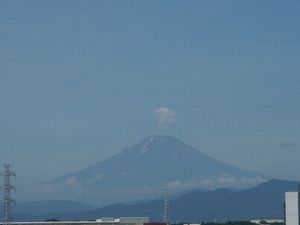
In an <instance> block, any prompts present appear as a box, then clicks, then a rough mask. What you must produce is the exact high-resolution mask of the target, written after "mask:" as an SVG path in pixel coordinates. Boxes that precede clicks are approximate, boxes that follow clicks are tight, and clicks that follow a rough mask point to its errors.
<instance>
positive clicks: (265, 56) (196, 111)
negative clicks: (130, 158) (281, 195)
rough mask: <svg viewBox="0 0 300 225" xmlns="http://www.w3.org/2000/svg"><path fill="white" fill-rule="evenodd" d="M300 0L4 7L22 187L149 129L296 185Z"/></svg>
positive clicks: (1, 53)
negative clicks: (294, 182) (290, 180)
mask: <svg viewBox="0 0 300 225" xmlns="http://www.w3.org/2000/svg"><path fill="white" fill-rule="evenodd" d="M299 27H300V1H298V0H291V1H289V0H287V1H281V0H273V1H261V0H251V1H231V0H226V1H222V0H218V1H217V0H209V1H188V2H186V1H177V0H172V1H171V0H169V1H140V0H138V1H137V0H136V1H111V0H107V1H92V0H91V1H60V0H55V1H30V0H28V1H11V0H10V1H1V2H0V106H1V108H0V158H1V161H0V163H11V164H13V168H14V170H15V171H16V172H17V174H18V181H17V185H18V187H19V189H21V190H22V188H24V187H25V186H26V185H27V184H31V183H35V182H39V181H42V180H48V179H50V178H53V177H56V176H59V175H63V174H66V173H69V172H73V171H76V170H79V169H81V168H84V167H86V166H88V165H90V164H92V163H94V162H97V161H101V160H103V159H106V158H108V157H109V156H112V155H114V154H116V153H117V152H119V151H121V150H122V149H124V148H126V147H128V146H129V145H131V144H134V143H136V142H138V141H140V140H141V139H142V138H145V137H146V136H149V135H152V134H165V135H172V136H176V137H178V138H180V139H182V140H184V141H185V142H187V143H189V144H190V145H192V146H194V147H195V148H197V149H199V150H201V151H202V152H203V153H206V154H208V155H210V156H212V157H214V158H216V159H219V160H222V161H224V162H227V163H230V164H232V165H234V166H237V167H240V168H243V169H247V170H255V171H258V172H262V173H266V174H268V175H271V176H273V177H276V178H285V179H296V180H297V179H298V180H300V173H299V172H298V171H299V170H300V163H299V161H300V141H299V140H300V139H299V137H300V136H299V134H300V116H299V115H300V63H299V61H300V29H299Z"/></svg>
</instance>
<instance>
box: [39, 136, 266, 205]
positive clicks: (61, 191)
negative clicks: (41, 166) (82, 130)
mask: <svg viewBox="0 0 300 225" xmlns="http://www.w3.org/2000/svg"><path fill="white" fill-rule="evenodd" d="M266 179H268V177H267V176H265V175H262V174H260V173H256V172H250V171H245V170H242V169H239V168H236V167H234V166H231V165H229V164H226V163H224V162H220V161H218V160H216V159H213V158H211V157H209V156H207V155H205V154H203V153H201V152H200V151H198V150H196V149H195V148H193V147H191V146H189V145H187V144H185V143H184V142H182V141H180V140H178V139H176V138H174V137H171V136H151V137H147V138H145V139H144V140H142V141H140V142H139V143H137V144H134V145H133V146H131V147H129V148H127V149H125V150H123V151H121V152H119V153H118V154H116V155H114V156H112V157H111V158H108V159H106V160H104V161H101V162H98V163H95V164H93V165H91V166H89V167H87V168H85V169H82V170H79V171H77V172H74V173H70V174H67V175H64V176H61V177H58V178H55V179H53V180H50V181H46V182H43V183H40V184H39V185H38V188H39V192H42V193H43V194H44V196H46V198H50V199H65V200H77V201H78V200H80V201H85V202H90V203H93V204H96V205H106V204H111V203H115V202H127V201H136V200H139V199H147V198H153V197H160V196H162V195H163V192H164V188H165V187H166V186H168V187H169V190H170V192H171V193H175V192H180V191H187V190H191V189H206V190H211V189H216V188H221V187H235V188H246V187H250V186H254V185H256V184H259V183H261V182H263V181H265V180H266ZM44 198H45V197H44Z"/></svg>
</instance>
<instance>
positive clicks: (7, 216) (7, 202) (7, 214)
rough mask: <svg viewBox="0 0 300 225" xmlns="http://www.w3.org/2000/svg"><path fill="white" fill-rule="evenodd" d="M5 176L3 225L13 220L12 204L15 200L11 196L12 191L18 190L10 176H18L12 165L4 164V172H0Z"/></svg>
mask: <svg viewBox="0 0 300 225" xmlns="http://www.w3.org/2000/svg"><path fill="white" fill-rule="evenodd" d="M0 175H1V176H3V177H4V185H3V187H2V189H3V191H4V198H3V201H2V202H3V206H4V210H3V214H4V215H3V225H9V224H10V222H11V221H12V216H11V204H15V203H16V202H15V200H13V199H12V198H11V191H16V188H15V186H13V185H11V183H10V178H11V177H16V174H15V173H14V172H12V171H11V170H10V165H4V172H2V173H1V174H0Z"/></svg>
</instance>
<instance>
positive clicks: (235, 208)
mask: <svg viewBox="0 0 300 225" xmlns="http://www.w3.org/2000/svg"><path fill="white" fill-rule="evenodd" d="M297 184H299V182H296V181H285V180H276V179H272V180H269V181H267V182H264V183H262V184H259V185H257V186H255V187H252V188H249V189H245V190H232V189H228V188H221V189H216V190H213V191H203V190H193V191H190V192H187V193H183V194H181V195H178V196H176V197H174V198H171V200H170V216H171V221H174V222H207V221H218V222H223V221H229V220H230V221H236V220H250V219H265V218H283V215H284V193H285V192H287V191H296V190H297ZM162 214H163V199H155V200H152V201H148V200H147V201H144V202H143V201H140V202H137V203H128V204H126V203H121V204H112V205H108V206H105V207H102V208H99V209H93V210H88V211H83V212H76V213H72V212H70V213H48V214H45V215H37V216H31V217H30V216H29V217H28V216H27V217H24V215H23V216H22V215H19V216H18V215H16V219H17V220H22V218H26V219H27V220H28V219H29V220H46V219H49V218H56V219H60V220H84V219H96V218H99V217H106V216H109V217H110V216H113V217H120V216H149V217H150V218H151V221H161V220H162Z"/></svg>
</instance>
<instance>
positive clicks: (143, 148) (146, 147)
mask: <svg viewBox="0 0 300 225" xmlns="http://www.w3.org/2000/svg"><path fill="white" fill-rule="evenodd" d="M153 140H154V137H151V138H150V140H149V141H148V142H147V143H146V144H145V145H144V146H143V147H142V149H141V150H140V153H142V154H145V153H146V152H147V151H148V150H149V148H148V146H149V144H150V143H151V142H152V141H153Z"/></svg>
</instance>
